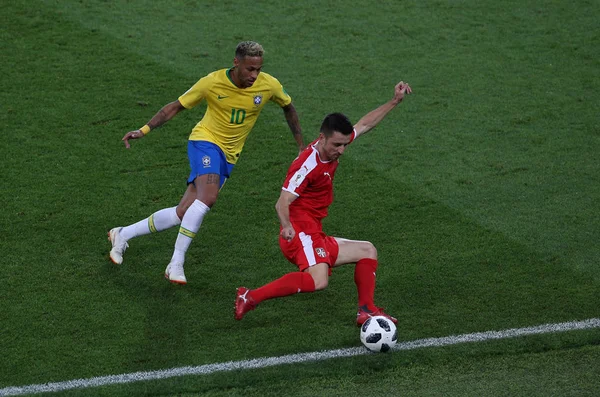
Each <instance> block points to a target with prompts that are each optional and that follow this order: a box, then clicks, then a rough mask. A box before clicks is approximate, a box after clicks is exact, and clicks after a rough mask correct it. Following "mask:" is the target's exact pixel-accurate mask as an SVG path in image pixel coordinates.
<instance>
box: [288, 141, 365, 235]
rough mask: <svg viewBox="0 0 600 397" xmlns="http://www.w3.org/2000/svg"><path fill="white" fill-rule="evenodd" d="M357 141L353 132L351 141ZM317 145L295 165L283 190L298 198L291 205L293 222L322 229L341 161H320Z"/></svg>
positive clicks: (301, 155)
mask: <svg viewBox="0 0 600 397" xmlns="http://www.w3.org/2000/svg"><path fill="white" fill-rule="evenodd" d="M355 138H356V131H354V132H352V136H351V140H350V142H353V141H354V139H355ZM316 142H317V141H314V142H313V143H311V144H310V145H309V146H308V147H307V148H306V149H305V150H304V151H303V152H302V153H301V154H300V156H298V157H297V158H296V159H295V160H294V161H293V162H292V164H291V166H290V168H289V169H288V173H287V176H286V178H285V181H284V183H283V187H282V189H283V190H285V191H287V192H290V193H292V194H294V195H296V196H297V197H298V198H297V199H296V200H294V202H292V204H291V205H290V221H292V222H303V223H304V222H312V223H316V224H318V225H319V226H320V224H321V220H322V219H323V218H325V217H326V216H327V212H328V209H329V206H330V205H331V203H332V202H333V179H334V177H335V171H336V169H337V166H338V164H339V160H333V161H323V160H321V158H320V156H319V152H318V150H317V148H316V147H315V144H316ZM308 232H310V231H308Z"/></svg>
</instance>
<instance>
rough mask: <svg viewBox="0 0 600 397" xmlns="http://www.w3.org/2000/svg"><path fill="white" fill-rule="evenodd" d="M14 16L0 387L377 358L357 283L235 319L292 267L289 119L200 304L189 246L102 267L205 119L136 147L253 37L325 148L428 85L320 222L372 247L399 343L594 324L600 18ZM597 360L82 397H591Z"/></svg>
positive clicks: (204, 250)
mask: <svg viewBox="0 0 600 397" xmlns="http://www.w3.org/2000/svg"><path fill="white" fill-rule="evenodd" d="M4 8H5V10H4V12H3V14H2V16H1V17H0V18H1V20H2V24H1V26H2V27H1V28H0V29H1V30H0V35H1V37H2V40H1V43H2V44H1V45H2V52H3V54H5V56H4V57H3V59H2V70H3V74H4V77H3V80H2V90H0V97H1V98H2V112H1V113H0V123H2V126H3V128H2V130H3V134H2V138H1V139H2V148H3V153H4V156H2V159H1V160H0V161H1V163H0V164H1V166H2V168H3V172H2V174H1V176H0V180H1V181H2V186H3V194H2V201H1V203H2V207H3V211H2V213H1V214H0V245H1V247H2V250H1V251H2V256H3V262H4V265H3V270H4V277H3V279H4V280H3V281H4V282H3V286H2V288H1V289H0V322H1V324H2V332H1V333H0V351H1V352H2V355H3V357H2V360H0V374H2V375H1V376H0V387H7V386H16V385H26V384H32V383H44V382H49V381H63V380H69V379H75V378H87V377H93V376H100V375H109V374H120V373H128V372H132V371H147V370H156V369H162V368H171V367H178V366H184V365H201V364H206V363H217V362H223V361H229V360H242V359H249V358H256V357H268V356H274V355H285V354H292V353H296V352H309V351H316V350H327V349H337V348H343V347H350V346H356V345H358V344H359V343H360V342H359V339H358V330H357V329H356V328H355V327H354V326H353V325H352V321H353V319H354V313H355V305H356V302H355V301H356V299H355V297H356V293H355V287H354V284H353V282H352V267H347V268H340V269H337V270H336V271H335V272H334V276H333V277H332V279H331V282H330V286H329V288H328V289H327V290H326V291H323V292H320V293H318V294H312V295H299V296H295V297H291V298H288V299H282V300H276V301H270V302H265V303H264V304H262V305H261V306H260V308H259V309H258V310H257V311H256V312H252V313H250V314H249V315H248V316H247V318H245V319H244V321H242V322H240V323H237V322H235V321H234V320H233V315H232V304H233V296H234V291H235V287H237V286H238V285H247V286H248V287H256V286H259V285H262V284H263V283H265V282H267V281H270V280H272V279H274V278H276V277H279V276H280V275H282V274H284V273H285V272H288V271H291V270H293V269H294V268H293V267H292V266H291V265H289V264H288V263H287V262H286V261H285V260H284V259H283V257H282V256H281V254H280V253H279V250H278V247H277V231H278V229H277V228H278V223H277V219H276V216H275V213H274V209H273V205H274V203H275V201H276V199H277V197H278V194H279V188H280V185H281V182H282V180H283V177H284V174H285V170H286V169H287V166H288V164H289V163H290V161H291V160H292V158H293V157H294V156H295V154H296V153H295V147H294V144H293V140H292V138H291V137H290V136H289V135H290V134H289V131H288V130H287V127H286V125H285V121H284V119H283V116H282V114H281V111H280V110H279V109H277V107H276V106H273V105H269V106H268V107H267V108H266V109H265V110H264V112H263V115H262V116H261V118H260V120H259V121H258V123H257V125H256V127H255V130H254V131H253V133H252V134H251V136H250V138H249V141H248V143H247V145H246V148H245V150H244V153H243V155H242V158H241V161H240V163H239V164H238V165H237V166H236V169H235V171H234V173H233V177H232V179H231V180H230V181H228V182H227V186H226V188H225V189H224V190H223V192H222V194H221V197H220V198H219V202H218V203H217V204H216V205H215V207H214V208H213V210H212V211H211V213H210V214H209V216H208V217H207V218H206V220H205V222H204V224H203V227H202V229H201V231H200V233H199V236H198V238H197V239H196V240H197V241H195V242H194V243H193V244H192V247H191V249H190V251H189V254H188V266H187V268H186V275H187V276H188V279H189V281H190V284H189V285H188V286H186V287H185V288H176V287H175V286H171V285H169V284H167V283H166V282H165V281H164V280H161V277H162V271H163V270H164V267H165V266H166V264H167V262H168V260H169V259H170V255H171V250H172V246H173V243H174V239H175V235H176V231H175V230H170V231H167V232H164V233H161V234H158V235H153V236H147V237H143V238H139V239H136V240H133V241H131V247H130V248H129V250H128V251H127V254H126V258H125V263H124V265H122V266H120V267H116V266H114V265H112V264H111V263H110V262H109V261H108V258H107V252H108V244H107V242H106V241H105V233H106V231H107V230H108V229H110V228H111V227H113V226H116V225H119V224H129V223H132V222H134V221H137V220H139V219H142V218H143V217H146V216H148V215H150V214H151V213H152V212H154V211H156V210H158V209H160V208H164V207H166V206H171V205H175V204H176V203H177V201H178V200H179V198H180V195H181V193H182V191H183V189H184V178H185V177H186V176H187V172H188V168H187V167H188V165H187V159H186V154H185V147H186V139H187V136H188V133H189V131H190V129H191V127H192V126H193V125H194V123H195V122H196V121H197V120H198V119H199V118H200V117H201V115H202V113H203V110H202V108H200V109H194V110H193V111H190V112H184V113H183V114H181V115H180V116H178V117H177V118H176V119H174V120H173V121H171V122H170V123H169V124H168V125H167V126H165V127H163V128H162V129H160V130H157V131H153V132H152V133H151V134H150V135H149V136H148V137H146V138H144V140H142V141H135V142H134V143H133V149H132V150H130V151H126V150H125V149H124V148H123V145H122V143H121V142H120V139H121V137H122V136H123V135H124V133H125V132H127V131H129V130H130V129H132V128H137V127H139V126H141V125H143V124H144V123H145V122H146V121H147V120H148V119H149V118H150V117H151V116H152V115H153V114H154V113H155V112H156V111H157V110H158V109H159V108H160V107H161V106H162V105H164V104H166V103H167V102H169V101H172V100H174V99H175V98H177V96H179V95H180V94H181V93H183V92H184V91H185V90H186V89H187V88H189V87H190V86H191V85H192V84H193V83H194V82H195V81H196V80H197V79H198V78H199V77H201V76H202V75H204V74H205V73H206V72H209V71H212V70H214V69H218V68H221V67H227V66H229V65H230V64H231V60H232V58H233V49H234V47H235V45H236V44H237V42H239V41H241V40H245V39H254V40H257V41H259V42H261V43H262V44H263V45H264V46H265V48H266V50H267V55H266V58H265V67H264V70H265V71H267V72H269V73H271V74H273V75H274V76H276V77H277V78H279V79H280V81H281V82H282V83H283V84H284V86H285V87H286V89H287V91H288V92H289V93H290V94H291V95H292V97H293V98H294V103H295V105H296V107H297V109H298V111H299V113H300V117H301V123H302V125H303V127H304V132H305V136H306V137H307V139H312V138H314V137H316V132H317V130H318V126H319V124H320V121H321V120H322V118H323V116H324V115H325V114H326V113H329V112H332V111H343V112H345V113H347V114H348V115H349V116H350V118H351V119H352V120H357V119H358V118H359V117H360V116H362V115H363V114H364V113H366V112H367V111H369V110H371V109H372V108H374V107H375V106H377V105H379V104H381V103H383V102H384V101H386V100H388V99H389V98H390V97H391V95H392V87H393V85H394V84H395V83H396V82H397V81H398V80H399V79H404V80H405V81H409V82H410V83H411V84H412V86H413V88H414V90H415V94H414V95H413V96H411V97H409V98H407V100H406V102H405V103H403V104H402V105H400V107H399V108H398V109H396V110H395V111H394V112H393V113H392V114H390V115H389V117H388V118H387V119H386V120H385V121H384V122H382V123H381V125H380V126H379V127H378V128H377V129H376V130H374V131H373V132H372V133H371V134H369V135H367V136H365V137H364V138H361V140H360V142H357V143H356V146H354V145H353V147H351V148H350V149H349V150H348V152H347V153H346V155H345V156H344V158H343V159H342V164H341V168H340V169H339V172H338V175H337V178H336V179H337V180H336V197H337V198H336V202H335V203H334V205H333V206H332V208H331V214H330V218H329V219H327V221H326V222H325V228H326V231H328V232H329V233H331V234H333V235H339V236H344V237H348V238H356V239H367V240H370V241H372V242H373V243H374V244H375V245H376V246H377V247H378V250H379V257H380V262H381V267H380V271H379V273H378V286H377V292H376V299H377V302H378V304H380V305H383V306H385V307H386V309H387V310H388V311H389V312H390V313H392V314H393V315H396V316H397V317H398V318H399V324H398V329H399V335H400V339H401V340H413V339H420V338H427V337H437V336H446V335H451V334H462V333H469V332H478V331H485V330H493V329H498V330H500V329H507V328H514V327H523V326H530V325H537V324H543V323H551V322H562V321H570V320H575V319H585V318H590V317H598V316H599V311H598V302H599V301H600V293H599V292H598V291H599V284H600V279H599V272H598V267H597V263H598V259H599V257H600V255H599V249H598V244H597V237H598V231H599V230H600V224H599V221H598V216H597V214H598V212H599V210H600V208H599V198H600V191H599V186H600V184H599V183H598V182H599V181H598V179H599V177H598V175H600V173H599V171H600V170H599V168H600V167H599V163H598V160H597V153H598V146H599V145H598V144H599V141H600V129H599V127H598V112H597V109H598V108H600V94H599V93H600V81H599V79H598V75H597V70H598V68H599V66H600V61H599V59H600V57H599V55H600V54H599V50H598V48H600V35H599V33H598V30H597V29H596V27H597V22H596V18H595V15H598V11H600V6H599V5H598V3H597V2H585V1H581V2H578V3H577V6H576V7H575V6H573V7H571V6H567V5H563V4H562V3H561V2H558V1H545V2H542V3H540V2H510V1H504V2H489V1H483V2H474V1H464V2H452V3H450V2H428V3H426V4H425V3H421V2H402V3H396V2H383V3H378V5H377V6H374V5H369V4H360V5H358V4H351V3H343V2H339V3H336V4H335V5H333V4H332V5H323V4H321V2H310V1H307V2H300V3H298V4H296V5H293V6H292V5H289V6H282V5H281V3H276V2H266V3H262V4H261V5H260V7H258V6H256V5H252V6H250V5H248V6H241V5H236V4H235V3H228V2H224V3H220V4H218V5H217V4H204V5H197V4H194V3H193V2H185V3H184V2H179V3H176V4H171V3H168V4H167V3H156V2H141V1H140V2H127V3H126V2H119V3H110V2H103V1H87V2H84V3H80V2H71V1H65V2H55V1H30V2H21V1H14V2H10V4H6V5H5V7H4ZM599 342H600V333H599V332H598V330H590V331H581V332H576V333H572V334H568V335H561V336H552V335H547V336H537V337H527V338H523V339H520V340H517V341H501V342H493V343H485V344H482V345H465V346H456V347H446V348H436V349H426V350H422V351H413V352H398V353H394V354H393V355H388V356H385V357H381V356H368V357H355V358H352V359H340V360H336V361H331V362H323V363H317V364H303V365H296V366H282V367H276V368H269V369H264V370H253V371H247V372H237V373H234V376H232V374H215V375H211V376H207V377H196V378H195V377H185V378H180V379H171V380H167V381H161V382H158V381H157V382H150V383H148V384H137V385H127V386H110V387H104V388H100V389H95V390H87V391H72V392H65V393H63V394H65V395H79V394H89V395H96V394H97V393H104V394H105V395H116V394H121V395H131V394H155V395H170V394H173V395H175V394H177V393H181V394H182V395H193V394H194V393H206V394H207V395H237V394H241V393H244V394H246V395H259V394H262V395H265V394H266V395H268V394H269V393H272V394H273V395H274V394H276V393H277V392H281V391H282V390H285V391H286V392H288V393H290V394H292V393H296V395H311V393H312V394H315V393H316V394H334V393H339V395H352V394H358V393H359V392H360V391H362V390H364V387H367V385H368V387H369V388H373V387H375V388H376V389H377V390H381V391H384V392H388V393H393V392H394V391H395V390H398V391H402V392H403V393H405V394H407V395H411V394H412V395H482V394H493V395H503V394H504V395H514V394H527V395H535V394H538V395H551V394H560V395H586V394H588V395H592V393H593V392H594V391H597V390H598V388H599V387H600V385H599V384H598V380H597V379H598V378H599V377H598V376H596V375H598V374H600V368H599V364H598V362H600V360H599V358H600V352H599V350H598V344H599ZM513 363H514V365H513ZM373 379H376V380H377V382H378V383H379V382H380V384H376V385H373V383H372V380H373ZM293 390H295V392H293ZM343 392H345V393H343Z"/></svg>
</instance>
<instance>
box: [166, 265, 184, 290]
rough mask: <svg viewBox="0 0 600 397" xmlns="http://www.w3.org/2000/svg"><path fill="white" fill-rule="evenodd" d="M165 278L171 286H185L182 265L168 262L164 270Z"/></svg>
mask: <svg viewBox="0 0 600 397" xmlns="http://www.w3.org/2000/svg"><path fill="white" fill-rule="evenodd" d="M165 278H166V279H167V280H169V281H170V282H171V283H173V284H182V285H183V284H187V280H186V278H185V274H184V273H183V263H177V262H170V263H169V264H168V265H167V268H166V269H165Z"/></svg>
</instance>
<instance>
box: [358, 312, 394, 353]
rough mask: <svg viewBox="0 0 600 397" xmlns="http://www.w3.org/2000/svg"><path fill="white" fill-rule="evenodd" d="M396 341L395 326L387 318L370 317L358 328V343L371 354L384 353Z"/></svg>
mask: <svg viewBox="0 0 600 397" xmlns="http://www.w3.org/2000/svg"><path fill="white" fill-rule="evenodd" d="M397 340H398V331H397V330H396V325H395V324H394V323H393V322H392V321H391V320H389V319H388V318H387V317H384V316H374V317H370V318H368V319H367V321H365V322H364V324H363V325H362V327H360V341H361V342H362V343H363V345H365V347H366V348H367V349H369V350H371V351H372V352H386V351H388V350H390V349H391V348H392V347H394V345H395V344H396V341H397Z"/></svg>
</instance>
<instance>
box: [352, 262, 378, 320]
mask: <svg viewBox="0 0 600 397" xmlns="http://www.w3.org/2000/svg"><path fill="white" fill-rule="evenodd" d="M376 270H377V259H369V258H365V259H361V260H359V261H358V262H356V267H355V268H354V282H355V283H356V289H357V290H358V307H366V308H367V309H368V310H371V311H375V310H377V308H376V307H375V303H374V301H373V300H374V295H375V271H376Z"/></svg>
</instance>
